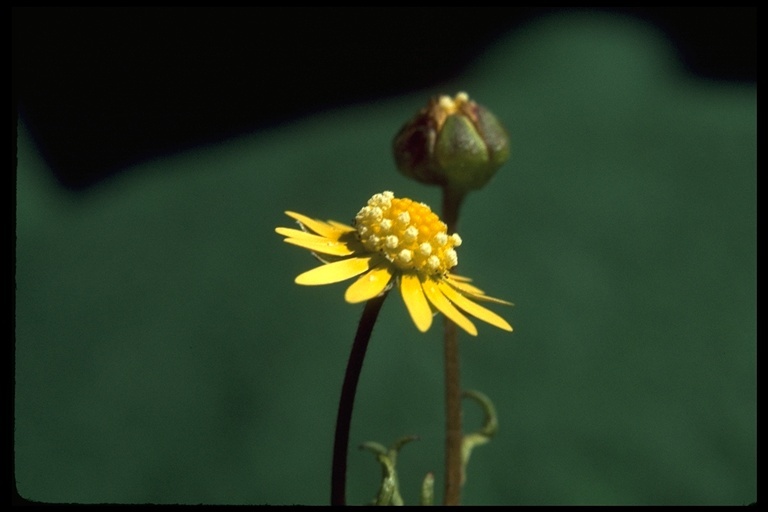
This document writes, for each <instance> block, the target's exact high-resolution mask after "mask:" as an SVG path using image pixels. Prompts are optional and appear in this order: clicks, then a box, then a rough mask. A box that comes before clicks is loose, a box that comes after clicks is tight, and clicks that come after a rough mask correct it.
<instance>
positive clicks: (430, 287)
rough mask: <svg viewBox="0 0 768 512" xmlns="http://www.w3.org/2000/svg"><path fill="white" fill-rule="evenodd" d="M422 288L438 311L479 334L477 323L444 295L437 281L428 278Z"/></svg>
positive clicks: (469, 330)
mask: <svg viewBox="0 0 768 512" xmlns="http://www.w3.org/2000/svg"><path fill="white" fill-rule="evenodd" d="M422 288H423V289H424V294H425V295H426V296H427V298H428V299H429V302H431V303H432V304H434V306H435V307H436V308H437V309H438V311H440V312H441V313H442V314H444V315H445V316H447V317H448V318H450V319H451V320H453V322H454V323H455V324H456V325H458V326H459V327H461V328H462V329H464V330H465V331H467V332H468V333H469V334H471V335H472V336H477V328H475V325H474V324H473V323H472V322H470V321H469V319H468V318H467V317H465V316H464V315H462V314H461V313H460V312H459V310H458V309H456V308H455V307H454V306H453V304H451V301H449V300H448V299H447V298H446V297H445V295H443V293H442V292H441V291H440V290H439V289H438V287H437V281H435V280H434V279H431V278H428V279H427V280H426V281H424V283H422Z"/></svg>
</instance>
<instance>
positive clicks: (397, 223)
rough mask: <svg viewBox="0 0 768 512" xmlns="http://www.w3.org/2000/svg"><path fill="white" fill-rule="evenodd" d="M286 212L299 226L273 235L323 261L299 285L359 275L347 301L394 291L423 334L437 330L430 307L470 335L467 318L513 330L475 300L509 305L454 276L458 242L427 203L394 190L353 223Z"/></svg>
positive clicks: (471, 327) (299, 279) (373, 201)
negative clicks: (400, 296) (280, 236)
mask: <svg viewBox="0 0 768 512" xmlns="http://www.w3.org/2000/svg"><path fill="white" fill-rule="evenodd" d="M285 213H286V215H288V216H289V217H291V218H293V219H295V220H296V221H297V222H298V223H299V225H300V226H301V228H302V229H300V230H299V229H291V228H283V227H279V228H276V229H275V231H276V232H277V233H279V234H281V235H283V236H285V237H286V238H285V241H286V242H288V243H291V244H294V245H298V246H299V247H303V248H305V249H309V250H310V251H312V252H313V253H314V254H315V256H317V257H318V259H320V260H321V261H322V262H323V263H324V265H321V266H319V267H316V268H313V269H312V270H308V271H307V272H304V273H302V274H300V275H299V276H297V277H296V283H298V284H302V285H321V284H330V283H336V282H339V281H345V280H347V279H351V278H353V277H357V276H360V277H358V279H357V280H356V281H355V282H354V283H352V284H351V285H350V286H349V287H348V288H347V291H346V293H345V294H344V298H345V299H346V301H347V302H350V303H357V302H364V301H366V300H369V299H372V298H373V297H376V296H377V295H379V294H381V293H383V292H384V291H386V290H388V289H389V288H391V287H392V286H397V287H398V288H399V289H400V294H401V295H402V297H403V301H404V302H405V306H406V308H407V309H408V312H409V314H410V315H411V318H412V319H413V322H414V323H415V324H416V327H417V328H418V329H419V330H420V331H422V332H425V331H427V330H428V329H429V327H430V326H431V325H432V316H433V308H434V309H436V310H437V311H440V312H441V313H443V314H444V315H445V316H447V317H448V318H450V319H451V320H452V321H453V322H455V323H456V324H457V325H459V326H460V327H461V328H463V329H464V330H465V331H467V332H468V333H469V334H471V335H473V336H476V335H477V329H476V328H475V326H474V324H473V323H472V322H471V321H470V320H469V319H468V318H467V317H466V316H465V313H467V314H470V315H472V316H474V317H476V318H479V319H480V320H483V321H485V322H488V323H489V324H491V325H494V326H496V327H498V328H500V329H504V330H506V331H512V327H511V326H510V325H509V324H508V323H507V322H506V320H504V319H503V318H501V317H500V316H499V315H497V314H496V313H494V312H493V311H491V310H489V309H486V308H485V307H483V306H481V305H479V304H477V303H476V302H474V301H488V302H496V303H499V304H510V303H509V302H506V301H503V300H501V299H496V298H493V297H489V296H488V295H486V294H485V293H484V292H483V291H482V290H480V289H479V288H477V287H475V286H473V285H472V284H470V281H471V280H470V279H468V278H466V277H461V276H457V275H454V274H451V272H450V270H451V269H452V268H453V267H455V266H456V265H457V263H458V256H457V254H456V247H458V246H460V245H461V238H460V237H459V235H457V234H455V233H454V234H450V235H449V234H448V232H447V226H446V225H445V223H443V222H442V221H441V220H440V218H439V217H438V216H437V215H436V214H435V213H434V212H432V210H431V209H430V208H429V206H427V205H425V204H424V203H417V202H415V201H413V200H411V199H407V198H397V197H395V196H394V194H393V193H392V192H383V193H381V194H375V195H374V196H373V197H371V199H369V200H368V204H367V205H366V206H364V207H363V208H362V209H361V210H360V211H359V212H358V213H357V215H356V216H355V225H354V226H347V225H345V224H342V223H340V222H336V221H332V220H330V221H327V222H324V221H320V220H316V219H312V218H309V217H307V216H305V215H302V214H299V213H295V212H285ZM457 308H458V309H457ZM460 310H461V311H460ZM462 311H463V312H462Z"/></svg>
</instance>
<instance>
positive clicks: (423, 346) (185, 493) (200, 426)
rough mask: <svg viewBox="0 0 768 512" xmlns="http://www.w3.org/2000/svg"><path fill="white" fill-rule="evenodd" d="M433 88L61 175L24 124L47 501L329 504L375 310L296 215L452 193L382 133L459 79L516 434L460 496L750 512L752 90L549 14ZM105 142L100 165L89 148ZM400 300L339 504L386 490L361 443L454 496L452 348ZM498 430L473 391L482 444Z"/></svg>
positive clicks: (408, 496) (35, 417)
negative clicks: (319, 276) (404, 163)
mask: <svg viewBox="0 0 768 512" xmlns="http://www.w3.org/2000/svg"><path fill="white" fill-rule="evenodd" d="M443 86H444V87H443V89H442V90H440V91H419V92H415V93H413V94H412V95H407V96H401V97H397V98H395V99H393V100H386V101H384V100H382V101H378V102H370V103H363V104H359V105H356V106H353V107H350V108H344V109H336V110H331V111H327V112H324V113H320V114H318V115H316V116H313V117H310V118H305V119H302V120H300V121H296V122H293V123H290V124H286V125H283V126H280V127H277V128H274V129H271V130H268V131H259V132H255V133H253V134H252V135H248V136H243V137H239V138H235V139H232V140H228V141H226V142H223V143H220V144H216V145H210V146H207V147H200V148H198V149H195V150H191V151H187V152H184V153H181V154H176V155H171V156H167V157H164V158H158V159H155V160H152V161H149V162H146V163H143V164H139V165H137V166H136V167H135V168H134V169H132V171H131V172H130V173H125V174H123V175H119V176H116V177H114V178H113V179H111V180H108V181H105V182H103V183H101V184H99V185H97V186H95V187H92V188H90V189H88V190H87V191H85V192H83V193H78V194H75V193H73V192H69V191H67V190H65V189H63V188H60V187H58V186H57V184H56V183H55V181H54V180H53V179H52V178H51V174H50V172H49V170H48V169H47V168H46V164H45V163H44V160H43V158H42V157H41V155H40V154H39V151H38V150H37V149H36V147H35V146H34V144H33V143H32V142H31V139H30V137H29V136H28V134H27V130H26V128H25V126H24V124H23V122H20V124H19V137H18V166H17V197H16V201H17V205H16V317H15V321H16V348H15V358H16V360H15V411H14V412H15V435H14V450H15V453H14V456H15V462H14V469H15V478H16V486H17V489H18V492H19V494H20V495H21V496H22V497H24V498H26V499H29V500H35V501H44V502H79V503H105V502H108V503H221V504H275V505H278V504H325V503H327V502H328V497H329V484H330V462H331V448H332V436H333V427H334V421H335V414H336V405H337V400H338V395H339V390H340V387H341V382H342V378H343V371H344V367H345V364H346V359H347V355H348V351H349V348H350V345H351V341H352V337H353V334H354V330H355V327H356V323H357V321H358V318H359V315H360V313H361V311H362V307H361V306H359V305H356V306H352V305H349V304H346V303H345V302H344V300H343V290H344V288H345V286H344V285H342V284H340V285H330V286H324V287H312V288H305V287H299V286H297V285H295V284H293V278H294V277H295V276H296V275H297V274H298V273H300V272H302V271H304V270H306V269H309V268H311V267H312V266H314V265H315V261H314V260H313V259H312V258H311V257H310V256H309V255H308V254H307V253H306V251H303V250H301V249H298V248H296V247H292V246H289V245H287V244H284V243H283V242H282V241H281V237H280V236H278V235H277V234H275V233H274V228H275V227H276V226H281V225H282V226H288V225H290V219H288V218H287V217H285V216H284V214H283V211H284V210H295V211H299V212H303V213H306V214H308V215H311V216H314V217H318V218H323V219H337V220H341V221H347V220H351V219H352V217H353V216H354V214H355V213H356V212H357V210H358V209H359V208H360V207H361V206H362V205H363V204H364V203H365V201H366V200H367V199H368V198H369V197H370V196H371V195H372V194H374V193H376V192H380V191H382V190H393V191H394V192H395V193H396V194H397V195H400V196H407V197H411V198H414V199H418V200H420V201H424V202H426V203H428V204H431V205H433V208H435V209H436V208H437V207H438V205H439V201H440V198H439V191H438V190H437V189H434V188H429V187H426V186H423V185H420V184H418V183H414V182H410V181H408V180H406V179H405V178H404V177H402V176H401V175H399V174H398V173H397V172H396V171H395V168H394V164H393V160H392V156H391V154H390V141H391V139H392V137H393V135H394V134H395V132H396V131H397V130H398V129H399V127H400V126H401V125H402V123H404V122H405V121H406V120H407V119H408V118H409V117H410V116H411V115H412V114H414V113H415V112H416V110H417V109H419V108H420V107H422V106H423V105H424V104H425V102H426V100H427V98H428V96H429V95H431V94H434V93H435V92H444V93H449V94H454V93H455V92H457V91H459V90H465V91H467V92H468V93H469V94H470V96H471V97H472V98H474V99H476V100H477V101H478V102H479V103H481V104H483V105H486V106H487V107H489V108H490V109H491V110H492V111H493V112H495V113H496V114H497V116H498V117H499V118H500V119H501V120H502V121H503V122H504V123H505V124H506V126H507V128H508V129H509V132H510V134H511V138H512V146H513V154H512V158H511V160H510V162H509V163H508V164H507V165H506V166H505V167H504V168H502V170H501V171H500V172H499V173H498V175H497V176H496V177H495V178H494V180H493V181H492V182H491V184H490V185H489V186H488V187H486V188H485V189H484V190H482V191H480V192H476V193H474V194H473V195H471V196H470V197H469V199H468V201H467V203H466V205H465V208H464V210H463V212H462V218H461V221H460V229H459V233H460V234H461V236H462V238H463V240H464V244H463V245H462V247H461V249H460V261H461V266H460V269H461V273H462V274H465V275H469V276H472V277H473V278H474V279H475V281H476V283H477V284H478V286H480V287H482V288H484V289H485V290H486V291H487V292H488V293H490V294H491V295H495V296H498V297H502V298H505V299H508V300H511V301H513V302H514V303H515V304H516V306H515V307H514V308H511V309H510V308H501V307H498V308H494V309H495V310H496V311H498V312H500V313H501V314H503V316H504V317H505V318H507V319H508V320H509V321H510V322H511V323H512V324H513V325H514V326H515V332H514V333H513V334H509V333H505V332H503V331H500V330H498V329H494V328H492V327H490V326H487V325H485V324H483V325H479V329H480V335H479V336H478V338H477V339H470V338H468V337H465V338H462V340H461V343H462V378H463V386H464V387H466V388H473V389H478V390H481V391H483V392H484V393H486V394H488V395H489V396H490V397H491V398H492V399H493V400H494V401H495V404H496V406H497V409H498V413H499V417H500V425H501V429H500V432H499V434H498V436H497V438H495V439H494V440H493V441H492V443H491V444H490V445H487V446H483V447H479V448H477V449H476V451H475V452H474V454H473V456H472V461H471V464H470V468H469V476H468V481H467V484H466V486H465V488H464V498H463V502H464V503H465V504H481V505H483V504H489V505H490V504H681V505H682V504H733V505H740V504H748V503H751V502H753V501H755V500H756V492H757V490H756V453H755V452H756V358H755V352H756V297H755V296H756V257H755V256H756V221H755V217H756V91H755V86H754V85H749V84H741V85H739V84H726V83H718V82H712V81H704V80H699V79H695V78H692V77H691V76H689V75H686V74H685V73H684V72H683V71H682V69H681V68H680V66H679V65H678V63H677V62H676V60H675V55H674V52H673V50H672V49H671V47H670V46H669V45H668V44H667V42H666V41H665V40H664V38H663V37H662V35H660V33H658V32H656V31H654V30H653V29H651V28H649V27H648V26H646V25H642V24H640V23H637V22H635V21H633V20H631V19H628V18H619V17H611V16H590V15H586V14H574V15H560V16H553V17H550V18H546V19H543V20H541V21H539V22H537V23H533V24H530V25H528V26H526V27H523V28H522V29H520V30H518V31H516V32H514V33H511V34H510V35H509V36H508V37H506V38H503V39H501V40H499V41H498V42H497V43H496V44H495V45H494V46H493V47H492V48H491V49H490V50H489V51H488V52H486V53H485V54H484V55H483V56H482V58H480V59H478V60H477V61H476V62H475V63H474V65H473V66H472V67H471V69H469V70H468V71H467V72H466V73H465V75H464V76H462V77H461V79H460V80H456V81H455V82H451V83H445V84H443ZM94 150H95V151H96V150H98V148H94ZM438 327H439V324H435V326H434V327H433V328H432V329H431V330H430V331H429V332H428V333H426V334H420V333H419V332H418V331H417V330H416V329H415V327H414V326H413V325H412V323H411V321H410V320H409V318H408V317H407V313H406V311H405V307H404V306H403V304H402V302H401V300H400V299H399V297H397V296H393V297H392V298H391V299H390V300H388V301H387V302H386V304H385V305H384V309H383V311H382V315H381V317H380V319H379V323H378V324H377V326H376V329H375V331H374V336H373V339H372V341H371V346H370V349H369V353H368V356H367V360H366V364H365V367H364V368H363V373H362V377H361V383H360V388H359V392H358V398H357V402H356V405H357V406H356V411H355V416H354V419H353V429H352V433H351V439H352V445H353V449H352V450H351V452H350V460H349V464H350V466H349V489H348V499H349V502H350V503H364V502H367V501H368V500H369V499H371V498H372V497H373V496H374V495H375V493H376V490H377V485H378V477H379V473H380V470H379V468H378V466H377V464H376V462H375V460H374V458H373V456H372V455H371V454H370V453H368V452H358V451H357V450H355V449H354V446H355V445H357V444H358V443H361V442H363V441H366V440H375V441H378V442H381V443H384V444H389V443H390V442H391V441H393V440H395V439H396V438H398V437H400V436H402V435H406V434H418V435H419V436H420V437H421V440H420V441H419V442H417V443H412V444H410V445H408V446H406V447H405V448H404V449H403V451H402V453H401V455H400V458H399V459H398V464H399V469H400V475H401V482H402V494H403V496H404V498H405V500H406V502H407V503H415V502H416V499H417V494H418V489H419V486H420V481H421V479H422V478H423V475H424V474H425V473H426V472H427V471H435V472H436V477H437V483H436V484H437V489H438V490H439V492H438V496H440V495H442V472H443V470H442V444H443V431H442V428H443V416H442V414H443V409H442V369H441V364H442V350H441V331H440V329H439V328H438ZM480 420H481V415H480V412H479V411H478V410H477V409H476V406H475V405H474V404H472V403H466V410H465V423H466V428H467V429H472V428H474V426H475V425H479V422H480Z"/></svg>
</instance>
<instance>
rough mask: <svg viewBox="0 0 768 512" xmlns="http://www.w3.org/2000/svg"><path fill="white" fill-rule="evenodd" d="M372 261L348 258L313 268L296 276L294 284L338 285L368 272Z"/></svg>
mask: <svg viewBox="0 0 768 512" xmlns="http://www.w3.org/2000/svg"><path fill="white" fill-rule="evenodd" d="M372 259H373V257H366V258H349V259H346V260H341V261H335V262H333V263H328V264H327V265H323V266H321V267H315V268H313V269H312V270H307V271H306V272H304V273H303V274H299V275H298V276H296V283H297V284H305V285H318V284H331V283H338V282H339V281H344V280H345V279H349V278H350V277H355V276H356V275H359V274H362V273H363V272H365V271H366V270H368V268H369V267H370V263H371V260H372Z"/></svg>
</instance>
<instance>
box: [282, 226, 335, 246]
mask: <svg viewBox="0 0 768 512" xmlns="http://www.w3.org/2000/svg"><path fill="white" fill-rule="evenodd" d="M275 233H279V234H281V235H283V236H284V237H287V238H300V239H304V240H315V241H318V242H319V241H320V240H328V241H331V242H334V241H335V239H332V238H326V237H324V236H320V235H315V234H313V233H310V232H309V231H302V230H300V229H293V228H283V227H279V228H275Z"/></svg>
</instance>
